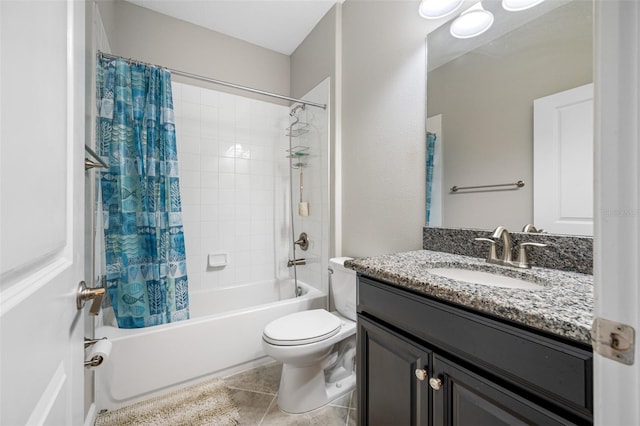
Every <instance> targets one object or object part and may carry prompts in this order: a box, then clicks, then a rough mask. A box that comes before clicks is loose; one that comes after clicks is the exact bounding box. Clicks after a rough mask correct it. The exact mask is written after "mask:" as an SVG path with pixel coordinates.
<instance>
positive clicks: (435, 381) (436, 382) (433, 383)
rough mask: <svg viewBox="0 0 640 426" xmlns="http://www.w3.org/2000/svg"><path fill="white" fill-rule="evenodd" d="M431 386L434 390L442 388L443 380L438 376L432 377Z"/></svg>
mask: <svg viewBox="0 0 640 426" xmlns="http://www.w3.org/2000/svg"><path fill="white" fill-rule="evenodd" d="M429 386H431V389H433V390H440V388H441V387H442V380H441V379H439V378H437V377H432V378H430V379H429Z"/></svg>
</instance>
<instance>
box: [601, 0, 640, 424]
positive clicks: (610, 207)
mask: <svg viewBox="0 0 640 426" xmlns="http://www.w3.org/2000/svg"><path fill="white" fill-rule="evenodd" d="M594 12H595V13H594V24H595V39H594V43H595V45H594V51H595V60H594V85H595V91H594V101H595V102H594V105H595V132H594V143H595V165H594V166H595V193H594V196H595V211H594V213H595V217H594V218H595V221H594V225H595V226H594V237H595V238H594V287H595V310H594V316H595V317H600V318H606V319H609V320H613V321H617V322H621V323H624V324H628V325H631V326H632V327H634V328H635V330H636V340H635V352H636V356H635V363H634V364H633V365H624V364H621V363H619V362H615V361H612V360H610V359H608V358H604V357H603V356H601V355H599V354H597V353H595V354H594V422H595V424H596V425H609V424H610V425H613V424H615V425H632V424H633V425H637V424H640V408H639V406H638V401H640V367H639V365H640V359H639V356H638V349H639V348H638V346H639V345H638V337H639V334H640V269H638V256H639V254H640V245H639V241H640V176H639V174H638V166H639V164H640V127H639V124H638V122H639V119H640V79H639V77H638V76H639V75H640V65H639V62H640V2H638V1H636V0H618V1H609V0H596V1H595V8H594Z"/></svg>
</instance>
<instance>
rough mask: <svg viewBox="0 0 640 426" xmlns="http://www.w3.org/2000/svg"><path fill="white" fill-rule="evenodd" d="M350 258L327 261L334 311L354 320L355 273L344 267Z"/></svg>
mask: <svg viewBox="0 0 640 426" xmlns="http://www.w3.org/2000/svg"><path fill="white" fill-rule="evenodd" d="M345 260H351V258H350V257H334V258H332V259H329V269H330V270H331V271H333V273H331V274H330V275H329V284H330V286H331V292H332V294H333V302H334V304H335V307H336V310H337V311H338V312H339V313H340V314H341V315H343V316H344V317H346V318H349V319H350V320H353V321H355V320H356V279H357V278H356V271H354V270H352V269H347V268H345V267H344V262H345Z"/></svg>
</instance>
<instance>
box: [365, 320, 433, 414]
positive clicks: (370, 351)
mask: <svg viewBox="0 0 640 426" xmlns="http://www.w3.org/2000/svg"><path fill="white" fill-rule="evenodd" d="M429 355H430V354H429V352H428V351H427V350H425V349H424V348H421V347H420V346H418V345H416V344H413V343H411V342H410V341H409V340H407V339H405V338H403V337H402V336H400V335H398V334H396V333H394V332H393V331H391V330H389V329H388V328H386V327H384V326H383V325H380V324H377V323H374V322H372V321H369V320H367V319H366V318H364V317H362V316H358V364H357V365H358V380H359V388H358V389H359V392H360V394H359V405H358V413H359V424H361V425H369V426H380V425H393V426H397V425H406V426H409V425H425V426H426V425H428V422H429V405H430V401H429V398H430V393H429V391H428V384H427V383H428V377H429V374H430V372H431V371H430V368H429V367H430V366H429ZM416 370H425V375H424V376H422V378H423V380H420V379H419V378H418V376H419V375H420V374H419V373H418V374H416Z"/></svg>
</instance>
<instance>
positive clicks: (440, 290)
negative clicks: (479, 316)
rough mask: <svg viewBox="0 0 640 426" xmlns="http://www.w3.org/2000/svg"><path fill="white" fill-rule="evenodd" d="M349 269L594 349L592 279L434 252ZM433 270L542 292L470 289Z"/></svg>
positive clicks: (357, 263) (353, 263)
mask: <svg viewBox="0 0 640 426" xmlns="http://www.w3.org/2000/svg"><path fill="white" fill-rule="evenodd" d="M345 266H346V267H347V268H351V269H353V270H355V271H357V272H359V273H361V274H362V275H366V276H369V277H371V278H377V279H380V280H383V281H386V282H389V283H391V284H394V285H396V286H398V287H404V288H407V289H410V290H413V291H414V292H418V293H422V294H425V295H428V296H432V297H435V298H438V299H442V300H446V301H448V302H453V303H456V304H458V305H463V306H465V307H467V308H470V309H474V310H477V311H480V312H484V313H488V314H491V315H493V316H495V317H497V318H503V319H507V320H510V321H514V322H517V323H520V324H524V325H526V326H529V327H532V328H535V329H539V330H542V331H545V332H549V333H552V334H555V335H557V336H561V337H564V338H567V339H571V340H574V341H577V342H580V343H583V344H587V345H591V337H590V336H591V335H590V328H591V322H592V321H593V306H594V300H593V276H592V275H587V274H580V273H576V272H567V271H560V270H556V269H546V268H538V267H533V268H531V269H517V268H512V267H507V266H500V265H493V264H488V263H486V262H485V260H484V259H479V258H476V257H469V256H461V255H456V254H450V253H443V252H437V251H429V250H416V251H410V252H405V253H397V254H389V255H383V256H376V257H369V258H361V259H353V260H348V261H346V262H345ZM434 267H460V268H463V269H471V270H478V271H487V272H494V273H499V274H501V275H505V276H510V277H514V278H520V279H524V280H526V281H532V282H535V283H539V284H542V285H543V286H542V287H541V288H540V289H534V290H531V289H527V290H523V289H516V288H504V287H493V286H486V285H481V284H471V283H466V282H462V281H456V280H453V279H449V278H445V277H442V276H439V275H434V274H431V273H429V272H427V268H434Z"/></svg>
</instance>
